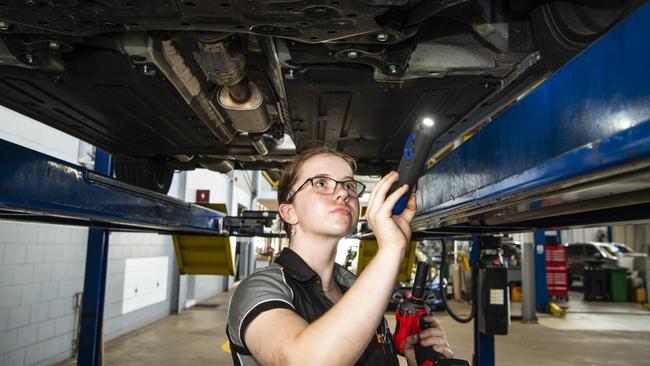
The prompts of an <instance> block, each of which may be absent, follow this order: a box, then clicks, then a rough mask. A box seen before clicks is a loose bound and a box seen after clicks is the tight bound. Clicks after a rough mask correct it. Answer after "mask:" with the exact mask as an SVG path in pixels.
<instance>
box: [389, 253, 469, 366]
mask: <svg viewBox="0 0 650 366" xmlns="http://www.w3.org/2000/svg"><path fill="white" fill-rule="evenodd" d="M428 274H429V264H428V263H426V262H419V263H418V266H417V269H416V271H415V282H414V283H413V289H412V290H411V294H410V296H407V297H406V298H405V299H404V300H402V302H401V303H400V304H399V305H398V306H397V311H396V312H395V319H396V320H397V325H396V326H395V334H393V341H394V344H395V348H396V349H397V352H398V353H399V354H401V355H403V354H404V347H405V345H406V338H407V337H408V336H410V335H412V334H418V333H420V332H421V331H423V330H424V329H427V328H429V327H431V324H430V323H427V322H425V321H424V317H425V316H427V315H429V313H430V312H431V309H429V306H428V305H427V304H426V303H425V302H424V288H425V286H426V282H427V275H428ZM442 296H444V295H442ZM415 358H416V359H417V362H418V366H469V363H468V362H467V361H465V360H457V359H449V358H445V356H443V355H442V354H440V353H438V352H436V351H434V350H433V348H432V347H422V346H420V344H416V345H415Z"/></svg>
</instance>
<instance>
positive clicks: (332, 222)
mask: <svg viewBox="0 0 650 366" xmlns="http://www.w3.org/2000/svg"><path fill="white" fill-rule="evenodd" d="M316 176H324V177H330V178H333V179H335V180H338V181H346V180H351V179H354V174H353V172H352V168H350V166H349V165H348V163H347V162H346V161H345V160H343V159H342V158H340V157H338V156H334V155H325V154H322V155H316V156H313V157H311V158H309V159H308V160H306V161H305V162H304V164H303V165H302V168H301V172H300V175H299V178H298V180H297V181H296V184H294V186H293V187H292V192H295V191H296V190H297V189H298V188H299V187H300V186H301V185H303V184H304V183H305V182H306V181H307V179H309V178H313V177H316ZM292 206H293V213H294V214H295V218H296V219H297V224H294V226H295V229H296V230H298V231H303V232H305V233H310V234H316V235H321V236H330V237H337V238H342V237H344V236H346V235H348V234H350V233H352V232H353V231H354V229H355V228H356V226H357V221H358V220H359V199H358V198H353V197H350V196H349V194H348V191H347V190H345V189H344V188H343V187H342V185H341V184H337V185H336V190H335V191H334V193H332V194H321V193H318V192H316V190H315V189H314V187H313V186H312V184H311V183H307V184H306V185H305V187H303V188H302V189H301V190H300V191H298V192H297V193H295V195H294V197H293V203H292ZM292 224H293V223H292Z"/></svg>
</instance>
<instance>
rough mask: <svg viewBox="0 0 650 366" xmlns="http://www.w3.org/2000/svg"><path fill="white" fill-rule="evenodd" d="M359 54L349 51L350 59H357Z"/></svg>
mask: <svg viewBox="0 0 650 366" xmlns="http://www.w3.org/2000/svg"><path fill="white" fill-rule="evenodd" d="M357 57H359V53H358V52H357V51H348V58H357Z"/></svg>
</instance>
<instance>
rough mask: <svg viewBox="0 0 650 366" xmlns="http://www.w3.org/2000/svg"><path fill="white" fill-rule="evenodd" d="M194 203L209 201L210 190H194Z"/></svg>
mask: <svg viewBox="0 0 650 366" xmlns="http://www.w3.org/2000/svg"><path fill="white" fill-rule="evenodd" d="M195 202H196V203H210V190H209V189H197V190H196V201H195Z"/></svg>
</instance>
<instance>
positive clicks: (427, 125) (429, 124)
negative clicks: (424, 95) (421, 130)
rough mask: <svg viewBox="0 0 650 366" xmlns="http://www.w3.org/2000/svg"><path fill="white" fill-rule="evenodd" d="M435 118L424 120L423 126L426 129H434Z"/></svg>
mask: <svg viewBox="0 0 650 366" xmlns="http://www.w3.org/2000/svg"><path fill="white" fill-rule="evenodd" d="M433 123H434V122H433V118H429V117H425V118H423V119H422V124H423V125H425V126H426V127H433Z"/></svg>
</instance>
